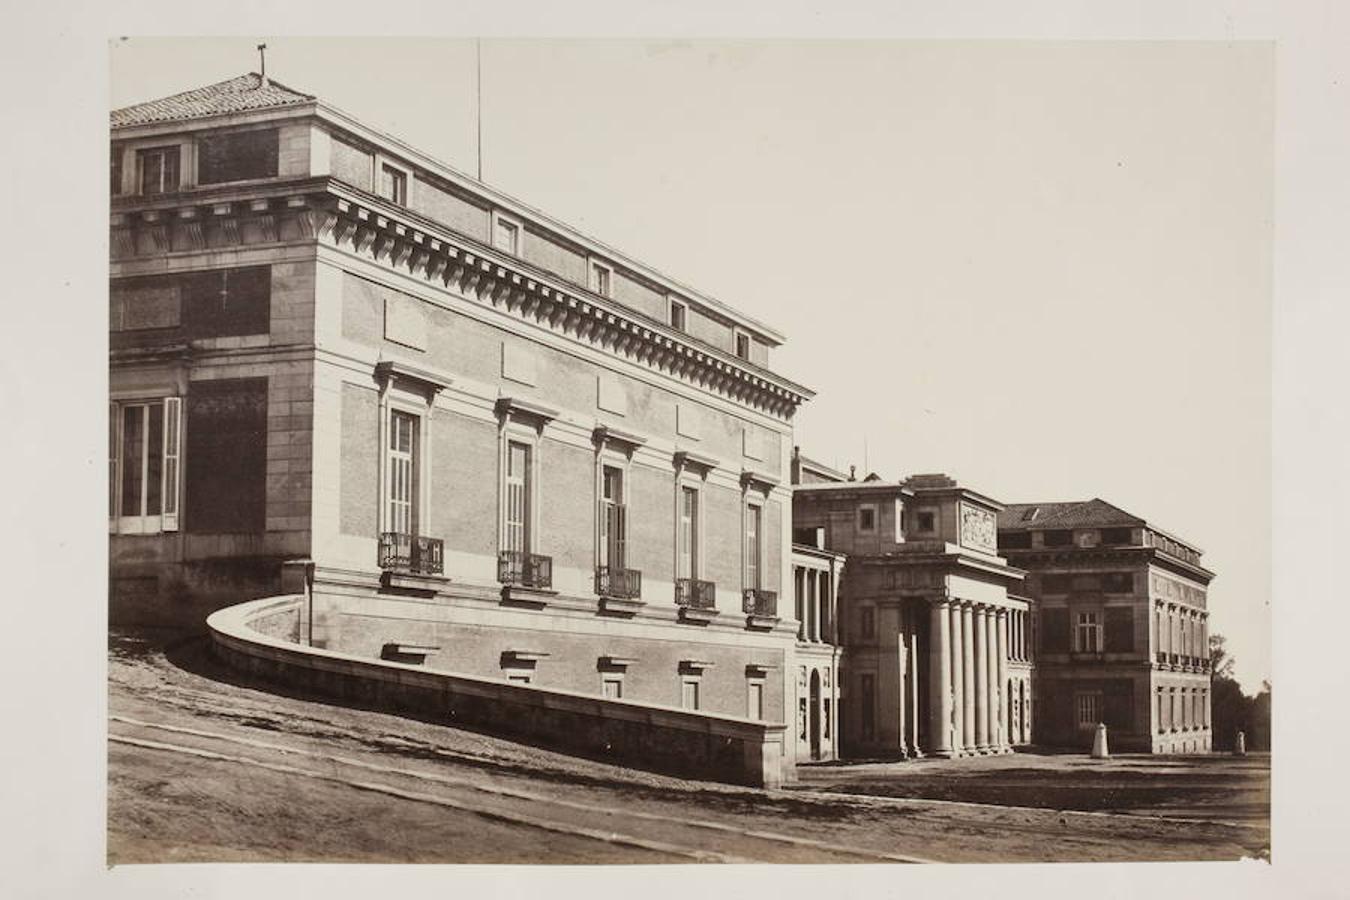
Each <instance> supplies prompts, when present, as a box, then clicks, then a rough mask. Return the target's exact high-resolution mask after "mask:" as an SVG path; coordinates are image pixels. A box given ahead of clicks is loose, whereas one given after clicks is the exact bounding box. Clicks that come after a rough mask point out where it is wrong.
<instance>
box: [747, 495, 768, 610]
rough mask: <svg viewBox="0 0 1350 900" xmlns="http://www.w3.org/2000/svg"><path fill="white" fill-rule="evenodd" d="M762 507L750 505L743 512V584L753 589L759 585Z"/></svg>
mask: <svg viewBox="0 0 1350 900" xmlns="http://www.w3.org/2000/svg"><path fill="white" fill-rule="evenodd" d="M763 518H764V508H763V507H761V506H754V505H751V506H750V507H749V508H748V509H746V513H745V586H746V587H747V588H751V589H753V590H758V589H759V587H760V583H759V578H760V570H761V560H762V554H763V552H764V548H763V546H762V545H761V542H760V529H761V527H762V525H763Z"/></svg>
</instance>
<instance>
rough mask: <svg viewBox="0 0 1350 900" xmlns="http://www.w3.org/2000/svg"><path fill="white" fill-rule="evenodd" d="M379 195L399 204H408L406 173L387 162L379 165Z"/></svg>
mask: <svg viewBox="0 0 1350 900" xmlns="http://www.w3.org/2000/svg"><path fill="white" fill-rule="evenodd" d="M380 196H381V197H384V198H385V199H386V200H392V201H394V202H395V203H397V204H398V205H399V206H407V205H408V174H407V173H406V172H403V171H402V170H400V169H396V168H394V167H393V166H391V165H389V164H388V163H384V164H383V165H381V166H380Z"/></svg>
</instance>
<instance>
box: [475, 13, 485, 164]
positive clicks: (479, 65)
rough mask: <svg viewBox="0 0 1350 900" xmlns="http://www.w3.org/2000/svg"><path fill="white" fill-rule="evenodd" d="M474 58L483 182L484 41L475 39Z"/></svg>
mask: <svg viewBox="0 0 1350 900" xmlns="http://www.w3.org/2000/svg"><path fill="white" fill-rule="evenodd" d="M473 43H474V51H475V53H474V56H475V59H476V63H475V65H476V71H477V77H475V78H474V90H475V92H476V93H477V95H478V106H477V107H476V109H475V112H474V120H475V122H476V124H477V127H478V153H477V156H478V180H479V181H482V180H483V39H482V38H475V39H474V42H473Z"/></svg>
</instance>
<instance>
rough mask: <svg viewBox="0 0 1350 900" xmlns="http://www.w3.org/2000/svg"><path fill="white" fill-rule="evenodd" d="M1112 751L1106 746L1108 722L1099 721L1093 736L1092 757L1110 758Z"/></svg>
mask: <svg viewBox="0 0 1350 900" xmlns="http://www.w3.org/2000/svg"><path fill="white" fill-rule="evenodd" d="M1110 757H1111V751H1110V750H1108V749H1107V748H1106V723H1105V722H1098V723H1097V733H1096V734H1095V735H1093V737H1092V758H1093V759H1110Z"/></svg>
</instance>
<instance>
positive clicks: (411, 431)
mask: <svg viewBox="0 0 1350 900" xmlns="http://www.w3.org/2000/svg"><path fill="white" fill-rule="evenodd" d="M419 424H420V423H419V422H418V417H417V416H414V415H412V414H411V413H406V412H403V411H402V410H397V409H395V410H390V412H389V447H388V451H389V456H388V460H387V464H388V470H389V510H388V513H389V518H388V530H389V531H392V532H394V533H396V534H406V535H417V534H418V533H419V531H418V527H419V525H420V523H419V522H418V515H417V514H418V508H417V507H418V502H417V498H418V493H419V488H420V485H419V483H418V482H419V480H420V479H419V473H418V455H419V453H418V441H419V438H420V435H419V434H418V430H419V429H418V425H419Z"/></svg>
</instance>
